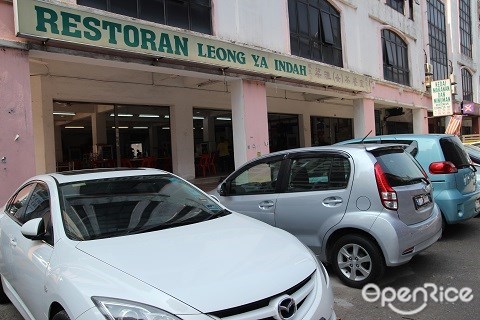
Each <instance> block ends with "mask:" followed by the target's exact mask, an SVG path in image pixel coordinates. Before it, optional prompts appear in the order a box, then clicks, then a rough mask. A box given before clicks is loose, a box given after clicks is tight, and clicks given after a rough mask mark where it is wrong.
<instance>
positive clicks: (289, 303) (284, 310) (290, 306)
mask: <svg viewBox="0 0 480 320" xmlns="http://www.w3.org/2000/svg"><path fill="white" fill-rule="evenodd" d="M295 312H297V304H296V303H295V300H293V299H292V298H291V297H286V298H284V299H282V300H281V301H280V302H279V303H278V315H279V316H280V319H282V320H287V319H290V318H292V317H293V316H294V315H295Z"/></svg>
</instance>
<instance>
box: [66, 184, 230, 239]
mask: <svg viewBox="0 0 480 320" xmlns="http://www.w3.org/2000/svg"><path fill="white" fill-rule="evenodd" d="M59 193H60V205H61V209H62V218H63V225H64V228H65V232H66V234H67V236H68V237H69V238H70V239H73V240H93V239H100V238H109V237H118V236H124V235H129V234H135V233H144V232H152V231H158V230H162V229H168V228H173V227H179V226H183V225H188V224H193V223H198V222H202V221H206V220H210V219H213V218H217V217H221V216H224V215H226V214H228V213H229V212H228V211H227V210H224V209H223V208H222V207H220V206H219V205H218V204H217V203H215V202H214V201H212V200H211V199H210V198H209V197H208V196H206V195H205V194H203V193H202V192H200V191H198V190H197V189H195V188H193V187H192V186H190V185H189V184H188V183H186V182H184V181H182V180H181V179H179V178H176V177H174V176H172V175H154V176H132V177H118V178H108V179H98V180H88V181H78V182H71V183H66V184H62V185H60V187H59Z"/></svg>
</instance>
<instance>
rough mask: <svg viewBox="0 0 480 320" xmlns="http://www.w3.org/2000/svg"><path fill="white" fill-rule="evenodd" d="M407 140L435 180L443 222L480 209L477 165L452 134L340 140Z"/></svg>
mask: <svg viewBox="0 0 480 320" xmlns="http://www.w3.org/2000/svg"><path fill="white" fill-rule="evenodd" d="M352 143H369V144H370V143H399V144H404V145H405V147H406V150H408V151H409V152H410V153H411V154H412V155H413V156H414V157H415V159H416V160H417V161H418V162H419V163H420V165H421V166H422V168H423V169H424V170H425V172H426V174H427V175H428V178H429V179H430V180H431V182H432V184H433V197H434V200H435V202H436V203H437V205H438V207H439V208H440V210H441V211H442V216H443V223H444V224H454V223H458V222H460V221H465V220H468V219H470V218H472V217H474V216H476V215H477V214H478V213H479V212H480V187H477V183H476V180H477V177H476V171H477V169H476V168H475V167H474V166H473V164H472V161H471V160H470V157H469V156H468V154H467V152H466V151H465V148H464V146H463V144H462V142H461V141H460V139H459V138H458V137H457V136H455V135H449V134H394V135H383V136H375V137H367V138H365V139H363V140H362V139H353V140H347V141H342V142H339V143H338V144H352Z"/></svg>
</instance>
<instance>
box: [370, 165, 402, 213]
mask: <svg viewBox="0 0 480 320" xmlns="http://www.w3.org/2000/svg"><path fill="white" fill-rule="evenodd" d="M374 170H375V180H377V188H378V194H379V195H380V199H381V200H382V204H383V206H384V207H385V208H387V209H390V210H397V209H398V200H397V193H396V192H395V190H393V188H392V187H391V186H390V183H388V180H387V176H386V175H385V172H383V169H382V167H381V166H380V163H378V162H377V163H375V166H374Z"/></svg>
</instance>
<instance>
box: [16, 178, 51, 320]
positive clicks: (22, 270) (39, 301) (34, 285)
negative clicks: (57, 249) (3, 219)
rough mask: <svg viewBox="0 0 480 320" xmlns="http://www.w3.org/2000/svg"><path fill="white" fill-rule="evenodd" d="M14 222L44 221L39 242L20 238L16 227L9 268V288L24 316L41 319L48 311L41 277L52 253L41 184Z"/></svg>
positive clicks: (46, 199)
mask: <svg viewBox="0 0 480 320" xmlns="http://www.w3.org/2000/svg"><path fill="white" fill-rule="evenodd" d="M18 218H19V219H18V220H19V223H20V224H24V223H26V222H27V221H29V220H31V219H35V218H43V219H44V225H45V232H46V236H45V238H44V239H42V240H30V239H27V238H26V237H25V236H23V235H22V233H21V226H20V225H18V227H17V228H16V229H15V230H14V232H13V237H14V240H15V245H14V246H13V250H12V257H13V260H12V261H13V264H12V267H13V268H14V270H15V271H14V273H15V277H14V280H13V282H12V286H13V287H14V289H15V291H16V292H17V294H18V296H19V297H20V299H21V301H22V303H23V304H24V306H25V307H26V309H28V312H29V313H30V314H31V315H32V316H33V317H34V318H35V319H45V318H46V311H47V310H48V309H47V308H45V305H44V300H43V297H44V295H45V276H46V271H47V267H48V264H49V261H50V257H51V255H52V253H53V234H52V233H53V227H52V225H51V216H50V196H49V192H48V188H47V186H46V185H45V184H43V183H37V184H36V186H35V189H34V191H33V193H32V195H31V196H30V199H29V200H28V205H27V208H26V210H25V211H24V214H23V215H22V216H20V217H18Z"/></svg>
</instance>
